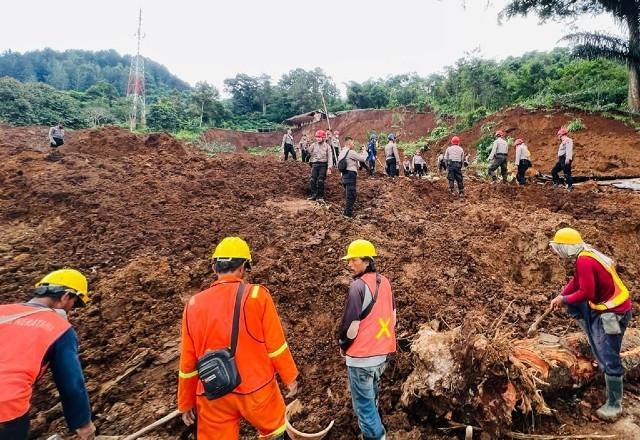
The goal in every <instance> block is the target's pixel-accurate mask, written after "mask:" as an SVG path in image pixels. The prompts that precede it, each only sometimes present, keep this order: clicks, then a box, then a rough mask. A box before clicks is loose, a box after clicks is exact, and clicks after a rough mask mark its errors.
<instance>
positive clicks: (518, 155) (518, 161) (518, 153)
mask: <svg viewBox="0 0 640 440" xmlns="http://www.w3.org/2000/svg"><path fill="white" fill-rule="evenodd" d="M521 156H522V148H521V146H520V145H518V146H517V147H516V166H518V165H520V157H521Z"/></svg>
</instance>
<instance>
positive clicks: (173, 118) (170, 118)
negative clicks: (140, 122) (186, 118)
mask: <svg viewBox="0 0 640 440" xmlns="http://www.w3.org/2000/svg"><path fill="white" fill-rule="evenodd" d="M147 124H148V125H149V127H150V128H152V129H154V130H165V131H176V130H177V129H178V127H179V126H180V118H179V116H178V109H177V106H176V103H175V102H174V101H172V100H170V99H161V100H158V101H157V102H155V103H154V104H152V105H151V107H150V108H149V114H148V115H147Z"/></svg>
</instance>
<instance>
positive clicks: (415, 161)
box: [411, 154, 427, 168]
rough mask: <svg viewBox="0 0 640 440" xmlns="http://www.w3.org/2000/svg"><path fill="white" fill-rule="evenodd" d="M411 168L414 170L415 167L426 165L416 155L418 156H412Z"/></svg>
mask: <svg viewBox="0 0 640 440" xmlns="http://www.w3.org/2000/svg"><path fill="white" fill-rule="evenodd" d="M411 163H412V165H413V167H414V168H415V166H416V165H426V164H427V163H426V162H425V161H424V159H423V157H422V156H420V155H418V154H414V156H413V160H412V161H411Z"/></svg>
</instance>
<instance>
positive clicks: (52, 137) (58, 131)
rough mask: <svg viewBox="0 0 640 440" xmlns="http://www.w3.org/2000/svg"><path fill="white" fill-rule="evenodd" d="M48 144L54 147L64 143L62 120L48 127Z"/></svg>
mask: <svg viewBox="0 0 640 440" xmlns="http://www.w3.org/2000/svg"><path fill="white" fill-rule="evenodd" d="M49 145H50V146H51V148H54V149H55V148H58V147H60V146H62V145H64V125H62V122H60V123H59V124H58V125H54V126H53V127H51V128H49Z"/></svg>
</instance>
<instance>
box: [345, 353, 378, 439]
mask: <svg viewBox="0 0 640 440" xmlns="http://www.w3.org/2000/svg"><path fill="white" fill-rule="evenodd" d="M386 366H387V363H386V362H383V363H382V364H380V365H376V366H375V367H347V370H348V372H349V385H350V387H351V402H352V403H353V410H354V411H355V413H356V416H357V417H358V426H359V427H360V431H362V435H363V436H364V439H365V440H379V439H381V438H382V437H383V436H384V435H385V430H384V426H382V420H381V419H380V413H379V412H378V384H379V383H380V376H382V372H383V371H384V369H385V367H386Z"/></svg>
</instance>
